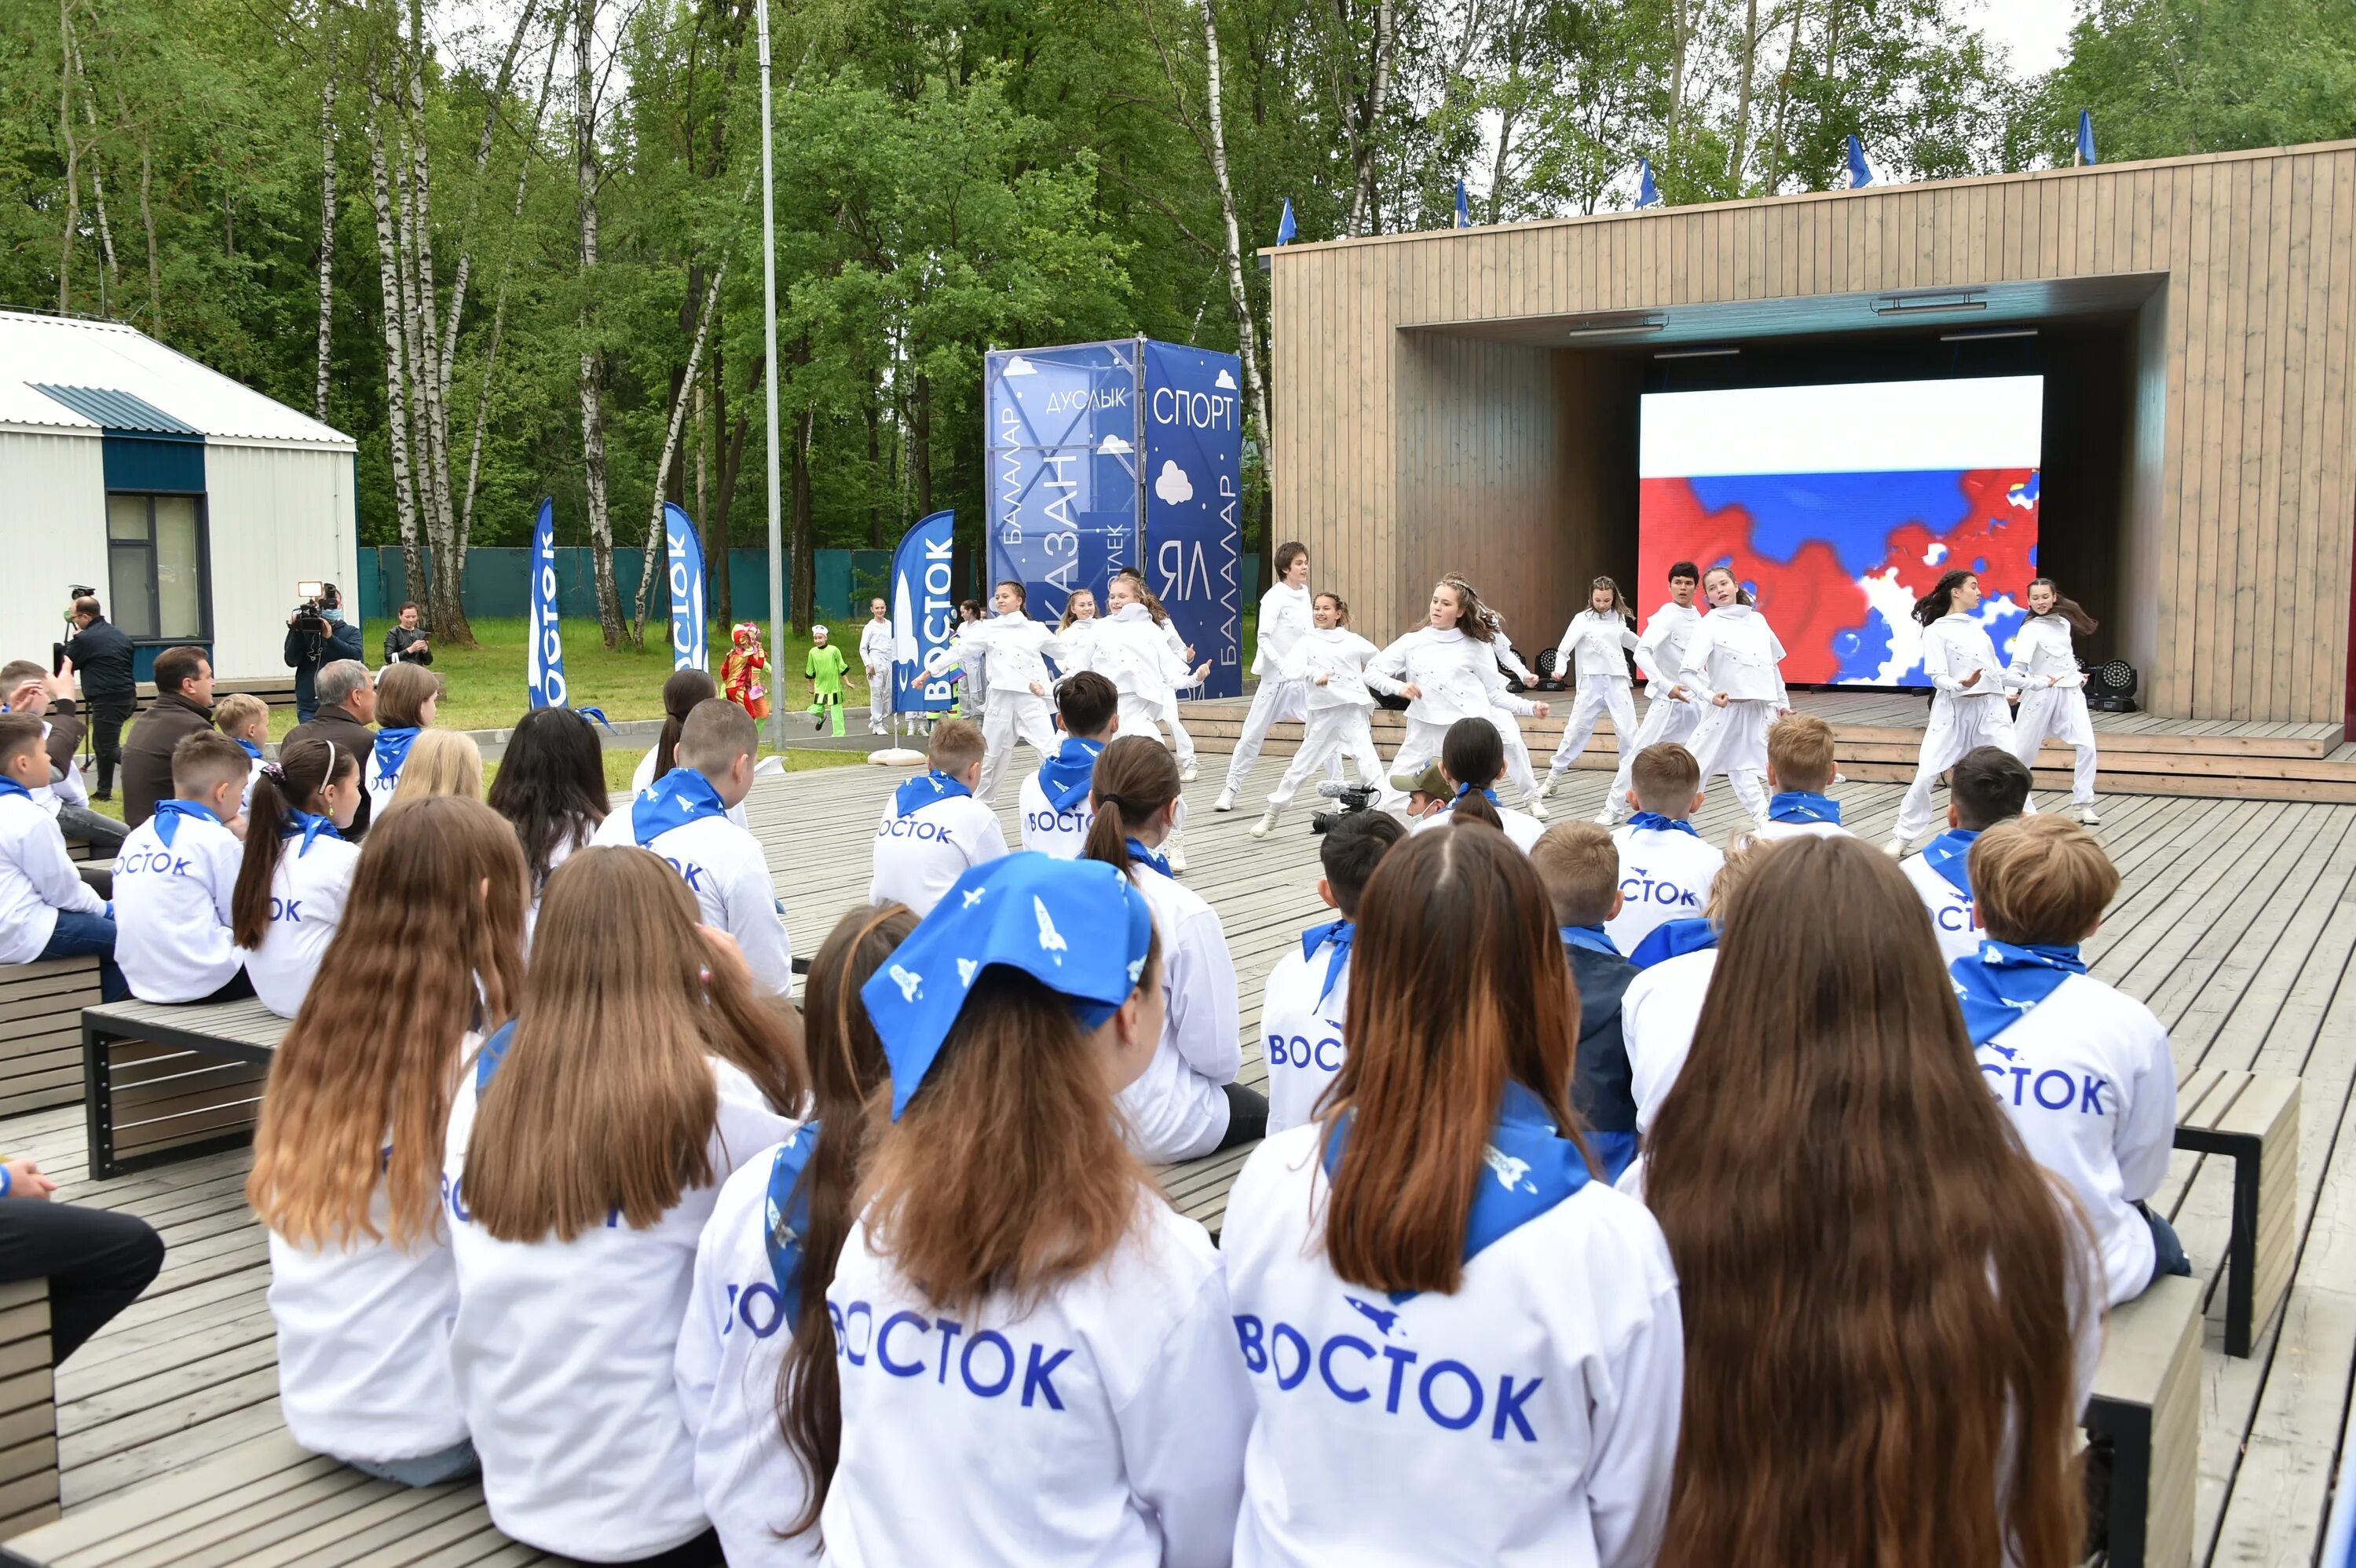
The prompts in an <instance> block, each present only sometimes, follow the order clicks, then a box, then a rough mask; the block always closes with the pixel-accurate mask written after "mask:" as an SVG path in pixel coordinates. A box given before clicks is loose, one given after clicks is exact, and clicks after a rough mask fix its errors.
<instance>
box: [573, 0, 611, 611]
mask: <svg viewBox="0 0 2356 1568" xmlns="http://www.w3.org/2000/svg"><path fill="white" fill-rule="evenodd" d="M596 37H597V0H577V8H576V10H575V11H574V14H573V176H574V179H575V181H576V184H577V187H578V200H579V206H580V220H581V251H580V256H581V312H580V315H579V317H578V319H577V321H576V323H575V325H576V326H577V327H578V329H579V332H580V334H581V471H582V487H583V489H584V492H585V494H586V497H587V501H588V512H589V560H590V566H591V571H592V575H593V576H594V578H595V579H596V586H597V625H598V628H599V630H601V631H602V632H604V633H605V645H606V646H607V647H609V648H614V647H619V646H620V645H621V642H622V600H621V595H620V594H619V593H618V592H616V590H615V585H614V525H613V520H612V518H611V517H610V516H609V515H608V514H607V511H606V500H605V355H604V353H603V352H602V351H601V349H600V347H599V345H598V342H597V336H596V334H597V312H596V292H597V282H596V278H597V178H598V169H597V90H596V80H595V77H594V73H593V72H592V70H591V56H592V53H593V46H594V41H595V39H596Z"/></svg>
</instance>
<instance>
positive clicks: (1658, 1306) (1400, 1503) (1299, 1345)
mask: <svg viewBox="0 0 2356 1568" xmlns="http://www.w3.org/2000/svg"><path fill="white" fill-rule="evenodd" d="M1597 832H1598V836H1599V837H1601V829H1598V830H1597ZM1357 930H1358V935H1357V940H1356V943H1355V954H1354V960H1355V961H1354V963H1353V965H1352V967H1353V968H1354V970H1355V974H1354V976H1352V981H1351V986H1350V1005H1349V1017H1348V1027H1347V1036H1348V1039H1349V1042H1350V1047H1349V1051H1348V1054H1347V1055H1345V1056H1344V1058H1343V1061H1342V1072H1341V1075H1340V1076H1339V1077H1338V1078H1337V1079H1335V1081H1334V1083H1333V1088H1332V1090H1331V1091H1330V1092H1329V1093H1328V1094H1327V1096H1326V1098H1325V1100H1324V1102H1323V1104H1322V1106H1321V1107H1320V1109H1319V1112H1318V1118H1317V1120H1316V1121H1315V1122H1313V1123H1312V1124H1310V1125H1306V1126H1297V1127H1294V1128H1292V1129H1291V1130H1290V1131H1289V1132H1285V1133H1280V1134H1278V1135H1277V1136H1273V1137H1270V1138H1269V1140H1268V1141H1267V1142H1266V1143H1265V1144H1263V1145H1262V1146H1261V1147H1259V1148H1258V1149H1257V1150H1255V1151H1254V1152H1253V1154H1252V1156H1251V1157H1250V1158H1249V1159H1248V1161H1247V1162H1246V1163H1245V1166H1244V1169H1243V1174H1242V1175H1241V1176H1239V1177H1238V1178H1237V1180H1236V1185H1235V1191H1234V1193H1233V1195H1232V1197H1231V1198H1230V1199H1229V1201H1228V1205H1227V1214H1226V1234H1225V1235H1224V1236H1223V1237H1222V1238H1221V1252H1222V1255H1223V1256H1224V1258H1225V1261H1226V1284H1227V1290H1228V1292H1229V1294H1230V1296H1232V1302H1231V1306H1230V1310H1231V1311H1232V1312H1233V1314H1234V1322H1233V1327H1232V1329H1231V1332H1232V1333H1233V1335H1234V1336H1235V1337H1234V1338H1233V1339H1230V1340H1229V1342H1228V1347H1227V1353H1228V1357H1229V1359H1230V1360H1233V1359H1234V1358H1235V1355H1236V1352H1237V1348H1238V1347H1240V1349H1241V1352H1242V1364H1243V1366H1244V1368H1245V1369H1246V1370H1247V1371H1248V1372H1249V1374H1250V1387H1251V1392H1252V1394H1253V1396H1254V1398H1255V1400H1256V1410H1255V1414H1254V1416H1253V1420H1252V1430H1251V1440H1250V1444H1249V1446H1248V1449H1247V1450H1246V1456H1247V1463H1246V1465H1245V1468H1244V1475H1245V1486H1244V1507H1243V1518H1242V1520H1241V1521H1240V1523H1239V1524H1238V1526H1237V1531H1236V1541H1235V1560H1236V1561H1237V1563H1312V1562H1313V1563H1376V1562H1380V1563H1425V1562H1441V1561H1446V1562H1451V1563H1586V1564H1615V1565H1618V1564H1637V1563H1651V1562H1652V1561H1653V1552H1654V1547H1655V1542H1656V1541H1657V1540H1658V1538H1659V1535H1660V1531H1661V1520H1662V1512H1663V1509H1664V1508H1665V1505H1666V1504H1667V1502H1668V1498H1669V1477H1670V1467H1671V1464H1672V1461H1673V1459H1674V1457H1675V1456H1676V1447H1677V1385H1678V1367H1679V1343H1680V1331H1679V1327H1678V1303H1677V1292H1678V1285H1677V1279H1676V1275H1675V1273H1673V1272H1672V1270H1671V1268H1670V1264H1669V1255H1668V1251H1667V1249H1666V1248H1665V1246H1664V1245H1663V1244H1662V1241H1661V1235H1660V1231H1659V1228H1658V1227H1657V1226H1655V1224H1654V1222H1653V1220H1652V1217H1651V1216H1650V1215H1648V1214H1646V1213H1645V1212H1644V1210H1643V1208H1642V1207H1640V1206H1639V1205H1638V1204H1636V1203H1634V1202H1633V1201H1631V1200H1628V1199H1627V1198H1625V1197H1623V1196H1622V1195H1621V1194H1619V1193H1617V1192H1614V1191H1613V1190H1612V1189H1611V1188H1610V1187H1608V1186H1606V1185H1605V1184H1604V1183H1603V1182H1601V1180H1598V1179H1596V1178H1595V1177H1594V1175H1593V1171H1592V1168H1591V1167H1590V1163H1589V1159H1588V1155H1587V1151H1586V1149H1585V1148H1584V1147H1582V1144H1581V1140H1580V1125H1579V1119H1578V1115H1577V1113H1576V1112H1574V1111H1573V1109H1572V1108H1571V1096H1570V1083H1571V1076H1572V1063H1573V1060H1574V1052H1575V1051H1576V1041H1577V1039H1578V1034H1579V1002H1578V998H1577V997H1575V996H1573V994H1572V985H1571V979H1570V971H1569V966H1568V965H1565V964H1564V963H1563V961H1562V948H1561V944H1560V940H1559V938H1558V936H1557V934H1556V931H1555V924H1554V919H1553V914H1552V912H1551V911H1550V910H1549V909H1548V907H1547V896H1546V891H1545V890H1544V889H1543V888H1542V887H1541V886H1540V885H1539V882H1538V876H1537V872H1536V871H1535V870H1533V869H1531V866H1530V862H1529V860H1528V859H1527V858H1526V857H1525V856H1523V855H1521V854H1519V853H1517V852H1515V850H1513V849H1512V848H1509V847H1508V845H1507V843H1506V841H1505V839H1504V838H1503V837H1499V836H1497V835H1495V834H1494V833H1485V832H1482V831H1479V830H1477V829H1473V828H1464V829H1460V830H1458V831H1454V832H1449V833H1424V834H1418V835H1416V836H1414V837H1411V838H1409V839H1408V841H1407V842H1406V843H1404V844H1401V845H1400V846H1399V847H1398V848H1396V849H1394V850H1393V851H1392V852H1391V853H1390V854H1388V855H1387V856H1386V857H1385V858H1384V859H1383V863H1382V864H1381V866H1380V867H1378V868H1377V869H1376V871H1375V874H1374V876H1373V878H1372V879H1371V880H1368V882H1367V884H1366V890H1365V898H1364V899H1363V901H1361V902H1360V904H1359V909H1358V927H1357ZM1321 1369H1322V1370H1321ZM1727 1560H1728V1561H1734V1560H1735V1559H1734V1558H1731V1557H1730V1558H1729V1559H1727ZM1786 1561H1792V1562H1797V1561H1801V1559H1799V1558H1792V1559H1787V1560H1786Z"/></svg>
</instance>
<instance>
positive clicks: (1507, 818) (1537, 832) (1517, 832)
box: [1407, 780, 1546, 855]
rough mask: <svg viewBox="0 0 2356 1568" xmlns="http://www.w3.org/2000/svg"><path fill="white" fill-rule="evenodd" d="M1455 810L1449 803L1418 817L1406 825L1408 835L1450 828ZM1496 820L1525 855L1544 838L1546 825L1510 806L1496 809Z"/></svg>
mask: <svg viewBox="0 0 2356 1568" xmlns="http://www.w3.org/2000/svg"><path fill="white" fill-rule="evenodd" d="M1498 782H1499V783H1503V782H1504V781H1503V780H1500V781H1498ZM1455 810H1456V803H1455V802H1454V801H1451V802H1449V803H1448V804H1447V805H1443V806H1441V807H1440V809H1439V810H1438V811H1435V812H1433V813H1431V814H1430V816H1419V817H1417V818H1416V819H1415V820H1414V821H1413V822H1410V823H1408V827H1407V830H1408V834H1409V836H1413V835H1415V834H1418V833H1429V832H1430V831H1432V830H1433V829H1434V828H1439V827H1454V826H1455V822H1456V818H1455V816H1454V813H1455ZM1497 819H1498V821H1499V822H1501V823H1503V824H1504V826H1505V837H1508V838H1510V839H1512V840H1513V842H1514V848H1516V849H1519V850H1520V851H1521V852H1522V853H1523V854H1525V855H1526V854H1528V853H1529V852H1530V851H1531V850H1532V849H1534V848H1537V842H1538V840H1539V839H1541V838H1543V837H1546V824H1545V823H1543V822H1540V821H1539V820H1538V819H1537V817H1535V816H1531V815H1530V814H1529V813H1528V812H1526V811H1520V810H1516V809H1515V807H1513V806H1510V805H1501V806H1499V807H1498V808H1497Z"/></svg>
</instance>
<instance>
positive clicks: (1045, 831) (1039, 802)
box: [1018, 771, 1097, 860]
mask: <svg viewBox="0 0 2356 1568" xmlns="http://www.w3.org/2000/svg"><path fill="white" fill-rule="evenodd" d="M1018 797H1019V802H1020V805H1021V809H1022V812H1023V848H1025V849H1035V850H1037V851H1038V852H1039V853H1040V854H1042V855H1053V856H1054V857H1055V859H1058V860H1076V859H1079V858H1080V851H1081V850H1082V849H1083V848H1087V842H1088V829H1089V828H1090V827H1094V826H1096V820H1097V814H1096V813H1095V812H1093V811H1091V810H1089V809H1088V801H1087V796H1086V795H1083V796H1081V797H1080V803H1079V805H1076V806H1074V807H1072V809H1071V810H1069V811H1057V810H1055V808H1054V807H1052V806H1050V805H1048V804H1047V792H1046V790H1044V788H1042V787H1041V786H1040V784H1039V775H1038V773H1036V772H1035V771H1034V772H1032V773H1024V774H1023V788H1022V789H1021V790H1020V791H1019V792H1018Z"/></svg>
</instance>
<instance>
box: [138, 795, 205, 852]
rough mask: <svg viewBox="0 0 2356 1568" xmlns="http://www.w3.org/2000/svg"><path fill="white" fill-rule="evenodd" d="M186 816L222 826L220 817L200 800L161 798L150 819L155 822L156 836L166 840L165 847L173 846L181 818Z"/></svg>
mask: <svg viewBox="0 0 2356 1568" xmlns="http://www.w3.org/2000/svg"><path fill="white" fill-rule="evenodd" d="M184 816H188V817H194V818H195V819H196V820H197V821H198V822H209V823H211V824H212V825H213V826H214V827H220V817H218V816H214V815H213V814H212V812H211V811H210V810H209V809H208V808H207V807H206V806H205V805H202V804H201V803H199V802H198V801H193V800H159V801H157V802H156V803H155V816H153V817H151V818H149V820H150V821H152V822H154V823H155V837H158V838H160V839H162V840H163V841H164V848H166V849H169V848H171V847H172V840H173V838H174V837H176V836H177V834H178V833H179V831H180V818H182V817H184Z"/></svg>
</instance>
